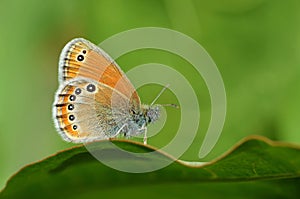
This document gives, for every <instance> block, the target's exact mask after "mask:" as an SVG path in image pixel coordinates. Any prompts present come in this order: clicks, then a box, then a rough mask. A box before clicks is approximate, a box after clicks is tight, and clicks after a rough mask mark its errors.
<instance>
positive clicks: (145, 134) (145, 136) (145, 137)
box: [142, 125, 147, 145]
mask: <svg viewBox="0 0 300 199" xmlns="http://www.w3.org/2000/svg"><path fill="white" fill-rule="evenodd" d="M142 129H143V130H144V140H143V141H144V144H145V145H146V144H147V128H146V127H145V125H143V127H142Z"/></svg>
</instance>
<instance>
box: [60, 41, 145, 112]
mask: <svg viewBox="0 0 300 199" xmlns="http://www.w3.org/2000/svg"><path fill="white" fill-rule="evenodd" d="M78 77H84V78H90V79H92V80H95V81H98V82H101V83H103V84H105V85H107V86H110V87H111V88H113V89H116V90H118V91H119V92H121V93H122V94H123V95H125V96H126V97H127V98H128V99H130V102H131V104H132V106H133V108H134V109H136V110H139V109H140V106H141V105H140V98H139V96H138V94H137V92H136V90H135V88H134V87H133V85H132V84H131V82H130V81H129V80H128V78H127V77H126V75H125V74H124V72H123V71H122V70H121V68H120V67H119V66H118V65H117V63H116V62H115V61H114V60H113V59H112V58H110V56H109V55H107V54H106V53H105V52H104V51H103V50H101V49H100V48H99V47H98V46H96V45H94V44H92V43H91V42H89V41H87V40H85V39H83V38H76V39H73V40H72V41H70V42H69V43H68V44H67V45H66V46H65V47H64V49H63V50H62V52H61V55H60V61H59V81H60V83H63V82H65V81H67V80H71V79H74V78H78Z"/></svg>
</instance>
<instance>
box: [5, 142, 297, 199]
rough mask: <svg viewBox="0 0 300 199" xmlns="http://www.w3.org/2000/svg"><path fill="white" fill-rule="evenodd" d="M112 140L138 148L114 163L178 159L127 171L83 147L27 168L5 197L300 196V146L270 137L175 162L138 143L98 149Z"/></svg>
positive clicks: (143, 163)
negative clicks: (207, 157) (206, 157)
mask: <svg viewBox="0 0 300 199" xmlns="http://www.w3.org/2000/svg"><path fill="white" fill-rule="evenodd" d="M111 143H114V144H116V145H118V147H120V148H122V149H125V150H127V151H132V152H135V154H134V155H131V156H113V157H107V158H108V160H109V161H110V162H112V163H120V164H126V163H128V162H129V160H133V159H134V164H136V165H138V166H141V167H149V166H151V165H152V164H155V162H162V161H170V160H172V161H174V162H173V163H171V164H170V165H169V166H167V167H165V168H163V169H160V170H157V171H153V172H148V173H139V174H134V173H126V172H121V171H117V170H115V169H112V168H110V167H108V166H105V165H104V164H102V163H101V162H99V161H98V160H97V159H95V158H94V157H93V156H92V155H91V154H90V153H89V152H88V151H87V149H86V148H85V147H84V146H83V145H79V146H77V147H73V148H70V149H67V150H65V151H62V152H59V153H57V154H55V155H53V156H50V157H48V158H46V159H44V160H42V161H39V162H36V163H33V164H30V165H28V166H26V167H24V168H22V169H21V170H20V171H19V172H17V173H16V174H15V175H14V176H13V177H11V179H10V180H9V181H8V183H7V186H6V187H5V188H4V190H2V192H1V193H0V198H1V199H2V198H55V199H57V198H66V197H68V198H72V199H73V198H106V197H111V198H114V197H118V196H119V197H122V198H141V197H143V198H145V197H146V198H148V197H149V198H154V197H155V198H166V197H168V198H182V197H189V196H191V197H192V196H198V195H199V197H200V196H202V197H203V198H207V197H210V198H218V197H219V196H222V197H223V196H230V197H231V198H241V197H243V198H258V197H259V196H264V197H265V198H268V197H269V198H274V197H279V198H280V197H288V198H296V197H297V194H299V191H298V189H297V187H299V185H300V178H299V177H300V158H299V157H300V149H299V147H295V146H291V145H287V144H284V143H280V142H273V141H270V140H268V139H266V138H262V137H251V138H247V139H245V140H243V141H242V142H241V143H239V144H237V145H236V146H235V147H233V149H231V150H230V151H229V152H227V153H226V154H224V155H223V156H222V157H220V158H218V159H217V160H214V161H212V162H209V163H197V162H196V163H195V162H186V161H182V160H175V159H173V158H172V157H171V156H170V155H168V154H165V153H164V152H158V153H156V155H154V156H145V153H147V152H153V151H157V150H156V149H155V148H152V147H151V146H145V145H142V144H139V143H136V142H133V141H120V140H112V141H111V142H109V141H102V142H97V145H96V146H97V147H95V150H97V151H99V152H101V153H102V154H104V156H105V155H107V154H110V153H107V152H109V151H111V150H114V148H113V147H112V146H113V145H112V144H111ZM90 146H92V144H90ZM152 166H153V165H152ZM245 193H247V194H245Z"/></svg>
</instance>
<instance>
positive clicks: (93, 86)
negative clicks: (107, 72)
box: [86, 84, 96, 92]
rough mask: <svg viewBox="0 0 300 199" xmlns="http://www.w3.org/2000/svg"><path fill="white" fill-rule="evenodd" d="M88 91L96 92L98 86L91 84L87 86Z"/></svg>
mask: <svg viewBox="0 0 300 199" xmlns="http://www.w3.org/2000/svg"><path fill="white" fill-rule="evenodd" d="M86 90H87V91H89V92H94V91H95V90H96V86H95V85H94V84H89V85H87V87H86Z"/></svg>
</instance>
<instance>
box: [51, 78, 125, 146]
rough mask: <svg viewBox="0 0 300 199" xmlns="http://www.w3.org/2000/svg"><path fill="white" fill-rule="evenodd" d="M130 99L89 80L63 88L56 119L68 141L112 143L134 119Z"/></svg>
mask: <svg viewBox="0 0 300 199" xmlns="http://www.w3.org/2000/svg"><path fill="white" fill-rule="evenodd" d="M130 108H131V105H130V101H129V99H128V98H127V97H126V96H124V95H123V94H122V93H120V92H119V91H117V90H114V89H112V88H111V87H109V86H107V85H105V84H103V83H99V82H97V81H94V80H91V79H87V78H76V79H72V80H69V81H66V82H64V83H63V84H62V86H61V87H60V88H59V90H58V92H57V94H56V101H55V102H54V110H53V117H54V121H55V124H56V127H57V129H58V131H59V132H60V134H61V136H62V137H63V138H64V139H65V140H66V141H72V142H76V143H80V142H89V141H94V140H102V139H108V138H110V137H114V136H115V135H116V134H118V133H119V132H118V131H119V130H120V129H121V128H122V126H123V124H125V123H126V122H127V120H128V118H130V115H129V110H130Z"/></svg>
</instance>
